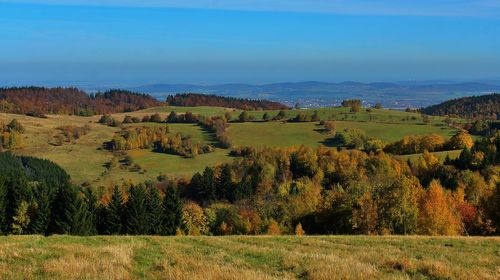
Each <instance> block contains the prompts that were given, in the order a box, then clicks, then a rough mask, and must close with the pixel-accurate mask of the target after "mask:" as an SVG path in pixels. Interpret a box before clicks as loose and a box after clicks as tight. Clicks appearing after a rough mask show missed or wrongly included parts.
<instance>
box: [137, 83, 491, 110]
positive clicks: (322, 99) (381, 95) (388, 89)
mask: <svg viewBox="0 0 500 280" xmlns="http://www.w3.org/2000/svg"><path fill="white" fill-rule="evenodd" d="M130 90H134V91H140V92H145V93H149V94H151V95H153V96H156V97H158V98H166V97H167V96H168V95H172V94H178V93H185V92H197V93H204V94H216V95H222V96H231V97H238V98H251V99H255V98H258V99H267V100H272V101H277V102H280V103H283V104H286V105H288V106H293V105H295V103H300V105H301V107H308V108H310V107H324V106H336V105H340V103H341V102H342V100H344V99H360V100H363V102H364V105H365V106H370V105H374V104H375V103H378V102H381V103H382V105H383V106H384V107H385V108H394V109H405V108H407V107H411V108H422V107H426V106H430V105H434V104H438V103H440V102H443V101H446V100H449V99H453V98H460V97H464V96H471V95H481V94H488V93H492V92H500V83H497V82H493V81H489V82H468V83H451V82H445V81H429V82H395V83H386V82H375V83H360V82H351V81H346V82H340V83H325V82H315V81H310V82H296V83H295V82H285V83H272V84H262V85H251V84H241V83H232V84H218V85H217V84H216V85H194V84H154V85H145V86H140V87H135V88H130Z"/></svg>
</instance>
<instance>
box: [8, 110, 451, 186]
mask: <svg viewBox="0 0 500 280" xmlns="http://www.w3.org/2000/svg"><path fill="white" fill-rule="evenodd" d="M172 110H173V111H176V112H180V113H183V112H186V111H192V112H193V113H196V114H204V115H217V114H223V113H225V112H232V115H233V119H236V118H237V116H238V114H239V112H240V111H239V110H233V109H226V108H219V107H158V108H150V109H147V110H143V111H138V112H131V113H120V114H113V117H115V118H116V119H117V120H122V119H123V117H124V116H125V115H131V116H137V117H142V116H144V115H150V114H152V113H154V112H160V115H161V116H162V117H163V118H166V116H167V115H168V113H169V112H170V111H172ZM305 111H306V112H308V113H312V110H305ZM298 112H299V111H298V110H287V111H286V114H287V117H292V116H295V115H296V114H297V113H298ZM268 113H269V114H270V115H271V116H274V115H275V114H277V113H278V112H277V111H268ZM250 114H251V115H254V116H256V117H257V119H259V118H262V115H263V114H264V111H254V112H250ZM318 114H319V115H320V117H321V118H322V119H337V121H336V128H337V130H342V129H344V128H359V129H361V130H363V131H364V132H365V133H366V134H367V136H369V137H373V138H377V139H381V140H383V141H386V142H390V141H396V140H399V139H401V138H402V137H403V136H405V135H416V134H429V133H438V134H441V135H443V136H445V137H450V136H451V135H453V134H454V133H455V130H454V129H451V128H449V127H447V126H444V125H443V123H442V118H434V119H433V121H432V122H431V123H429V124H423V123H422V120H421V117H420V115H418V114H415V113H406V112H400V111H392V110H375V109H374V110H373V112H372V113H368V112H366V111H365V110H362V111H361V112H359V113H356V114H353V113H350V112H349V109H348V108H321V109H318ZM99 117H100V116H93V117H77V116H61V115H49V116H48V118H46V119H41V118H33V117H27V116H23V115H13V114H0V121H3V122H9V121H10V120H12V119H13V118H17V119H18V120H19V121H20V122H21V123H22V124H23V125H24V126H25V127H26V133H25V134H24V135H23V138H24V146H23V147H22V148H20V149H17V150H15V151H14V152H15V153H17V154H21V155H30V156H35V157H40V158H46V159H50V160H52V161H54V162H55V163H57V164H59V165H61V166H62V167H63V168H64V169H65V170H66V171H67V172H68V173H69V174H70V175H71V177H72V179H73V181H74V182H75V183H76V184H81V183H84V182H88V183H90V184H93V185H101V186H109V185H114V184H117V183H120V182H123V181H132V182H135V183H138V182H143V181H144V180H148V179H154V178H156V177H157V176H158V175H160V174H165V175H169V176H174V177H182V176H190V175H192V174H193V173H195V172H198V171H202V170H203V169H204V168H205V167H206V166H213V165H217V164H220V163H223V162H228V161H230V160H232V158H231V157H229V156H228V150H223V149H218V148H217V149H215V152H213V153H210V154H205V155H200V156H197V157H195V158H192V159H187V158H183V157H180V156H175V155H167V154H160V153H154V152H152V151H149V150H133V151H128V155H129V156H130V157H131V158H132V160H133V163H134V164H138V165H139V166H140V167H141V169H142V170H141V171H140V172H138V171H131V170H130V169H127V168H113V169H111V170H108V169H106V164H107V163H109V162H110V161H111V160H112V158H113V155H112V154H111V153H110V152H109V151H106V150H104V149H102V144H103V143H104V142H105V141H109V140H110V139H111V138H112V137H113V135H114V134H115V133H116V132H117V131H119V128H113V127H108V126H104V125H100V124H97V120H98V119H99ZM370 119H371V120H372V121H370ZM62 125H74V126H79V127H82V126H84V125H89V126H90V128H91V130H90V132H89V133H88V134H87V135H85V136H82V137H81V138H80V139H78V140H77V141H76V143H73V144H69V143H67V144H64V145H62V146H55V145H51V144H50V140H51V138H53V133H54V131H55V128H56V127H58V126H62ZM134 125H164V124H153V123H146V124H142V123H140V124H134ZM169 127H170V130H171V132H172V133H177V132H181V133H182V134H184V135H190V136H191V137H192V138H193V140H195V141H203V142H205V143H214V137H213V135H211V134H210V133H207V132H206V131H204V130H203V129H201V128H200V127H199V126H198V125H194V124H169ZM228 131H229V135H230V138H231V140H232V142H233V144H234V145H235V146H253V147H263V146H273V147H288V146H299V145H302V144H303V145H306V146H310V147H317V146H318V145H320V144H323V145H327V146H328V145H330V143H329V141H328V139H329V138H330V137H331V136H329V135H326V134H324V133H322V127H321V126H319V125H318V123H312V122H311V123H282V122H280V121H276V122H251V123H237V122H235V123H231V124H230V127H229V130H228ZM416 156H418V155H413V157H416ZM409 157H412V156H409Z"/></svg>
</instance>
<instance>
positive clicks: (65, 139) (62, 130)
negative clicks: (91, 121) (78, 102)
mask: <svg viewBox="0 0 500 280" xmlns="http://www.w3.org/2000/svg"><path fill="white" fill-rule="evenodd" d="M90 130H91V129H90V126H89V125H84V126H82V127H79V126H74V125H63V126H59V127H57V128H56V131H57V132H56V134H55V135H53V141H52V142H51V144H53V145H56V146H61V145H63V144H64V143H75V142H76V141H77V140H78V139H80V137H82V136H84V135H87V134H88V133H89V132H90Z"/></svg>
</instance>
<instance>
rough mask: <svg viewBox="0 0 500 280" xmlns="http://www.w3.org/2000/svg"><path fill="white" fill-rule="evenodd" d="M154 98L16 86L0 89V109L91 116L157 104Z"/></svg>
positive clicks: (16, 111)
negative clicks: (89, 93)
mask: <svg viewBox="0 0 500 280" xmlns="http://www.w3.org/2000/svg"><path fill="white" fill-rule="evenodd" d="M160 105H162V103H161V102H159V101H158V100H156V99H155V98H153V97H151V96H149V95H146V94H139V93H134V92H130V91H125V90H108V91H106V92H98V93H96V94H93V95H88V94H87V93H85V92H84V91H81V90H79V89H76V88H59V87H58V88H44V87H15V88H1V89H0V112H6V113H16V114H30V115H35V116H40V115H43V114H66V115H68V114H69V115H94V114H105V113H117V112H130V111H136V110H141V109H145V108H149V107H154V106H160Z"/></svg>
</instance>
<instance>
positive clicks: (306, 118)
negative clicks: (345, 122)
mask: <svg viewBox="0 0 500 280" xmlns="http://www.w3.org/2000/svg"><path fill="white" fill-rule="evenodd" d="M288 121H289V122H319V121H320V118H319V114H318V111H314V112H313V113H312V114H308V113H306V112H300V113H298V114H297V116H295V118H292V119H290V120H288Z"/></svg>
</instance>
